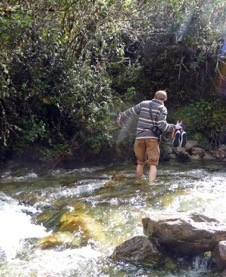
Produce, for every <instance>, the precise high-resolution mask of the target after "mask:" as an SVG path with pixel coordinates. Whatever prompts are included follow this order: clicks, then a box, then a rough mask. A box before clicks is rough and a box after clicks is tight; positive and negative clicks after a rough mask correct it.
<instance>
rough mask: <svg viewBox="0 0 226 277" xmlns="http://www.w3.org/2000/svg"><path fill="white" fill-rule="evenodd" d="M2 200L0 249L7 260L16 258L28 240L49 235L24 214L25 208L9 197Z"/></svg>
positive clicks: (0, 203)
mask: <svg viewBox="0 0 226 277" xmlns="http://www.w3.org/2000/svg"><path fill="white" fill-rule="evenodd" d="M2 196H3V193H1V198H0V205H1V209H0V222H1V227H0V249H1V252H2V253H3V254H4V256H5V258H6V259H7V260H10V259H13V258H15V257H16V255H17V253H18V252H19V251H20V250H21V249H22V248H23V243H24V241H25V240H26V239H28V238H40V237H43V236H46V235H47V232H46V231H45V229H44V227H43V226H38V225H35V224H33V223H32V222H31V217H30V216H29V215H27V214H26V213H24V212H23V206H21V205H19V203H18V202H17V201H15V200H14V199H11V198H9V197H4V198H3V197H2Z"/></svg>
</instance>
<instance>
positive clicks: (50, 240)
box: [38, 232, 83, 249]
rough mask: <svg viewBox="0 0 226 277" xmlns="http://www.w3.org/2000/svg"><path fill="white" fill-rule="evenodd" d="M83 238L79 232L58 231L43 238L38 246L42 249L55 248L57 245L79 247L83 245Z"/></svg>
mask: <svg viewBox="0 0 226 277" xmlns="http://www.w3.org/2000/svg"><path fill="white" fill-rule="evenodd" d="M82 242H83V241H82V238H81V236H80V235H79V234H77V235H75V234H71V233H70V232H56V233H54V234H51V235H49V236H47V237H45V238H43V239H42V240H41V241H40V243H39V244H38V247H40V248H42V249H49V248H54V247H56V246H61V245H63V246H66V247H79V246H81V245H82Z"/></svg>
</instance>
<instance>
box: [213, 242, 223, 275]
mask: <svg viewBox="0 0 226 277" xmlns="http://www.w3.org/2000/svg"><path fill="white" fill-rule="evenodd" d="M213 259H214V262H215V263H216V264H217V267H218V268H219V270H225V269H226V241H220V242H219V243H217V245H216V247H215V248H214V251H213Z"/></svg>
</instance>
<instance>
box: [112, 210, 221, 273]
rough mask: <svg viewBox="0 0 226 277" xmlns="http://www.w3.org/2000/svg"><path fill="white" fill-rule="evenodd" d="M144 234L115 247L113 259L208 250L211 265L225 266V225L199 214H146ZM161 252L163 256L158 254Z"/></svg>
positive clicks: (185, 255)
mask: <svg viewBox="0 0 226 277" xmlns="http://www.w3.org/2000/svg"><path fill="white" fill-rule="evenodd" d="M142 224H143V232H144V234H145V235H146V236H147V238H142V237H134V238H132V239H130V240H128V241H126V242H124V243H123V244H121V245H120V246H117V247H116V248H115V251H114V253H113V258H114V259H119V260H126V261H128V262H134V261H139V262H140V263H144V262H145V263H147V260H149V263H151V262H155V264H156V263H158V262H160V260H161V261H162V260H166V259H168V260H170V259H172V260H173V259H174V261H175V262H176V259H178V258H188V257H190V258H191V259H192V257H196V256H197V255H203V254H205V253H206V252H209V253H210V256H211V260H212V262H213V263H212V264H213V266H216V267H217V269H218V270H219V271H223V270H225V269H226V225H225V224H222V223H221V222H219V221H217V220H216V219H214V218H208V217H206V216H203V215H199V214H191V215H183V216H181V215H180V216H177V215H175V216H168V217H167V216H164V217H163V216H162V217H158V218H156V217H146V218H143V219H142ZM162 255H163V258H161V259H160V260H159V259H156V257H158V258H160V257H161V256H162Z"/></svg>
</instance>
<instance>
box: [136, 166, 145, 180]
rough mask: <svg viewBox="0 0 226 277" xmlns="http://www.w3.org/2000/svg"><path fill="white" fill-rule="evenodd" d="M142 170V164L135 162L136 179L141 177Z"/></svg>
mask: <svg viewBox="0 0 226 277" xmlns="http://www.w3.org/2000/svg"><path fill="white" fill-rule="evenodd" d="M143 170H144V164H137V169H136V177H137V179H141V178H142V175H143Z"/></svg>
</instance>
